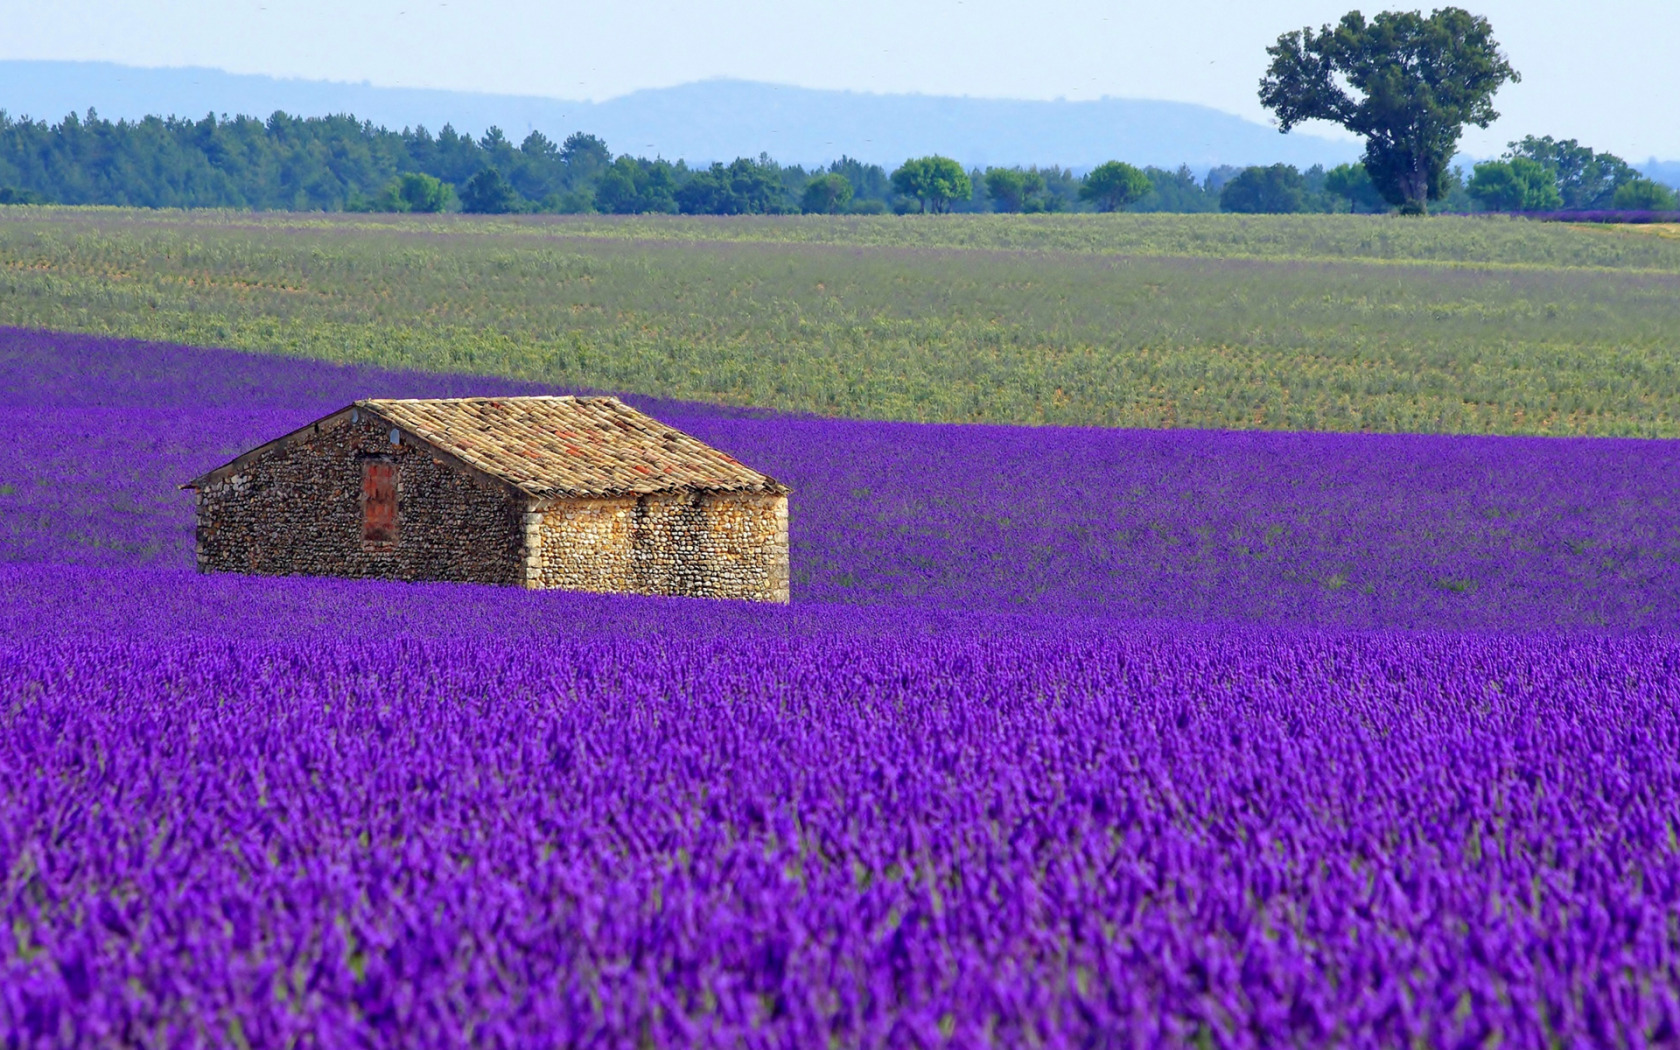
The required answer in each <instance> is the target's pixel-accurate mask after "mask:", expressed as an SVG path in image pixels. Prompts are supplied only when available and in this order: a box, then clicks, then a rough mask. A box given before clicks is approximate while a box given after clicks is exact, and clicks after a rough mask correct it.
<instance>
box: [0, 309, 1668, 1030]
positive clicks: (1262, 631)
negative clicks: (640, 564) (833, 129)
mask: <svg viewBox="0 0 1680 1050" xmlns="http://www.w3.org/2000/svg"><path fill="white" fill-rule="evenodd" d="M0 389H4V390H5V391H6V394H7V396H6V398H5V399H4V402H5V405H6V406H7V407H5V408H0V414H3V417H4V419H3V421H4V423H5V425H6V427H7V430H8V433H9V434H10V435H12V436H13V440H12V441H11V442H10V443H8V444H6V445H4V446H0V527H3V529H4V531H3V532H0V557H3V558H4V559H5V564H4V565H3V566H0V616H3V617H4V618H5V622H6V623H7V625H8V628H9V630H8V631H7V633H6V634H5V636H4V638H3V639H0V877H3V878H4V880H5V881H4V897H3V898H0V910H3V912H4V919H5V922H4V923H0V1026H3V1028H4V1030H5V1032H6V1035H7V1037H8V1038H7V1043H8V1044H9V1045H18V1046H63V1045H75V1044H78V1043H79V1044H83V1045H107V1044H141V1045H180V1044H191V1043H206V1044H228V1045H241V1044H243V1045H252V1046H258V1045H262V1046H267V1045H277V1044H284V1043H288V1042H296V1043H301V1044H304V1045H322V1046H327V1045H371V1044H385V1043H398V1044H410V1045H438V1044H460V1043H478V1044H484V1045H509V1046H524V1045H545V1046H550V1045H578V1044H583V1045H625V1044H631V1043H640V1044H642V1045H652V1046H687V1045H720V1046H721V1045H727V1046H807V1045H844V1046H852V1045H858V1046H906V1045H946V1044H948V1045H956V1046H988V1045H989V1046H1016V1045H1050V1046H1060V1045H1082V1046H1088V1045H1116V1046H1119V1045H1125V1046H1154V1045H1160V1044H1163V1043H1166V1044H1173V1043H1211V1044H1214V1045H1229V1046H1262V1045H1277V1044H1289V1045H1298V1044H1334V1045H1350V1046H1360V1045H1372V1046H1377V1045H1381V1046H1390V1045H1431V1046H1433V1045H1486V1044H1488V1043H1491V1042H1494V1041H1499V1042H1500V1043H1501V1045H1505V1046H1546V1045H1560V1044H1561V1045H1581V1044H1589V1043H1592V1044H1623V1045H1642V1044H1660V1043H1668V1042H1673V1041H1675V1040H1677V1039H1680V966H1677V959H1680V956H1677V951H1680V934H1677V933H1676V932H1675V931H1676V929H1680V846H1677V838H1676V829H1675V824H1674V820H1675V817H1674V815H1675V814H1676V813H1677V812H1680V674H1677V672H1680V636H1676V634H1675V631H1674V627H1675V612H1674V608H1673V604H1674V603H1673V596H1674V595H1675V594H1676V593H1680V589H1677V588H1676V583H1677V582H1680V581H1676V579H1675V576H1674V573H1675V568H1674V566H1675V564H1676V560H1677V558H1680V550H1677V546H1676V545H1677V543H1680V541H1677V540H1676V539H1675V537H1676V535H1680V529H1677V528H1676V525H1677V524H1680V521H1677V518H1680V508H1676V507H1675V506H1674V504H1673V501H1672V497H1671V494H1670V490H1671V488H1672V484H1673V482H1672V479H1673V478H1674V477H1675V476H1676V475H1675V467H1676V463H1675V459H1674V455H1673V453H1672V452H1670V450H1669V447H1668V446H1667V445H1666V444H1664V443H1658V442H1633V441H1563V440H1549V441H1539V440H1522V439H1476V438H1429V439H1424V438H1404V437H1350V436H1341V437H1332V436H1313V435H1263V434H1243V435H1232V434H1213V433H1194V432H1186V433H1153V434H1144V433H1124V432H1099V431H1068V430H1008V429H997V428H980V427H976V428H950V427H944V428H940V427H913V426H903V425H895V424H878V423H855V422H838V421H830V420H820V419H802V418H785V417H769V416H762V415H754V414H752V413H743V412H734V413H731V412H723V411H718V410H715V409H709V408H705V407H702V406H692V405H680V404H656V403H645V402H644V406H645V407H648V408H650V409H651V410H652V411H655V412H656V413H658V414H659V415H660V416H661V417H662V418H666V419H669V420H671V421H673V422H675V423H676V424H677V425H679V426H683V427H684V428H686V429H689V430H691V431H692V432H694V433H696V434H698V435H699V436H702V437H704V438H706V439H707V440H710V441H713V442H716V443H718V444H720V445H722V446H723V447H724V448H726V449H728V450H729V451H731V452H733V453H735V454H737V455H739V456H740V457H742V458H743V459H744V460H746V461H747V462H750V463H752V464H753V465H755V466H763V467H764V468H765V469H767V470H769V471H770V472H772V473H774V474H776V475H778V476H781V477H786V478H787V479H788V480H790V482H791V483H792V484H793V485H794V486H795V489H796V493H795V497H794V518H793V530H794V536H793V539H794V561H795V566H796V571H798V572H800V573H801V575H800V576H799V577H798V582H797V583H796V587H795V604H794V605H793V606H792V607H791V608H786V609H780V608H765V607H759V606H750V605H741V604H735V603H720V602H699V601H682V600H660V599H633V598H616V597H607V596H592V595H568V594H541V593H526V592H518V591H510V590H500V589H495V588H487V587H472V586H450V585H440V584H418V585H403V584H382V583H361V582H354V581H343V580H314V579H299V578H293V579H246V578H240V577H199V576H196V575H195V574H194V573H193V572H192V570H191V557H190V509H189V504H188V501H187V500H186V498H185V497H184V496H183V495H182V494H180V493H177V492H176V491H175V490H174V489H173V487H172V486H173V484H174V483H176V482H178V481H179V480H181V479H183V478H185V477H187V476H190V475H191V474H193V473H195V472H196V471H198V470H201V469H203V468H204V467H206V466H209V465H212V464H213V463H214V462H216V461H218V460H219V459H220V458H222V457H224V456H226V455H229V454H231V453H232V452H235V451H238V450H240V449H242V448H244V447H246V446H248V445H250V444H254V443H256V442H257V441H260V440H262V439H264V438H266V437H268V436H271V435H272V434H273V433H275V432H277V431H278V430H281V429H284V428H287V427H290V426H294V425H296V424H297V423H300V422H303V421H305V420H307V419H309V418H311V417H312V416H314V415H316V414H319V413H321V412H324V411H326V410H329V409H331V408H333V407H336V406H337V405H339V404H342V403H344V402H345V401H348V400H349V399H350V398H351V397H353V396H357V395H361V394H367V393H375V392H377V393H381V394H390V395H401V394H408V395H417V394H444V393H458V392H465V391H468V390H472V391H484V390H497V391H512V390H515V389H517V388H516V387H515V386H513V385H512V384H508V383H505V382H495V381H489V382H486V381H479V380H467V379H462V378H458V377H429V376H415V375H379V374H375V373H372V372H368V371H361V372H357V371H354V370H347V369H340V368H335V367H329V366H321V365H312V364H302V363H297V362H285V361H277V360H273V359H261V358H245V357H241V356H238V355H231V354H224V353H218V352H212V351H199V350H190V349H185V348H179V347H162V346H144V345H135V344H125V343H119V342H101V341H96V340H90V339H75V338H65V337H55V336H47V335H39V334H32V333H21V332H12V333H5V334H3V335H0Z"/></svg>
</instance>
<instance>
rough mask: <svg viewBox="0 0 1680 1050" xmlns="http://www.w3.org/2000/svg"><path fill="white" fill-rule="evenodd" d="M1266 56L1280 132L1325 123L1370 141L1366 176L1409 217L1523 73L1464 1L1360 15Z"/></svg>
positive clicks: (1265, 97)
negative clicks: (1467, 132) (1470, 128)
mask: <svg viewBox="0 0 1680 1050" xmlns="http://www.w3.org/2000/svg"><path fill="white" fill-rule="evenodd" d="M1266 53H1267V54H1269V55H1270V56H1271V57H1272V63H1271V66H1270V68H1269V69H1268V70H1267V71H1266V75H1265V77H1264V78H1262V79H1261V81H1260V101H1261V103H1262V104H1263V105H1264V106H1266V108H1267V109H1270V110H1272V111H1273V112H1274V113H1276V114H1277V119H1278V126H1279V128H1280V129H1281V130H1282V131H1285V132H1287V131H1289V130H1290V129H1292V128H1294V127H1295V126H1296V125H1299V124H1301V123H1303V122H1305V121H1309V120H1326V121H1330V122H1332V123H1336V124H1340V125H1341V126H1342V127H1345V128H1347V129H1348V130H1349V131H1351V132H1353V133H1354V134H1356V135H1359V136H1361V137H1363V138H1364V139H1365V157H1364V165H1365V171H1366V174H1367V175H1368V176H1369V177H1370V179H1371V182H1372V183H1373V184H1374V185H1375V186H1376V188H1377V190H1378V192H1380V193H1381V194H1382V195H1383V198H1384V199H1386V200H1387V201H1389V202H1390V203H1391V204H1395V205H1398V206H1399V207H1400V210H1401V211H1402V212H1404V213H1409V214H1423V213H1424V212H1426V211H1427V210H1428V202H1429V201H1430V200H1435V199H1438V198H1439V197H1440V196H1441V195H1442V193H1443V192H1444V190H1445V188H1446V184H1447V167H1448V164H1449V162H1450V161H1451V160H1452V157H1453V153H1454V152H1455V151H1456V149H1457V147H1458V140H1459V137H1460V136H1461V135H1462V134H1463V131H1464V126H1465V125H1466V124H1473V125H1475V126H1476V127H1481V128H1485V127H1487V126H1488V125H1489V124H1491V123H1493V121H1494V120H1496V119H1498V117H1499V114H1498V113H1497V112H1496V111H1495V110H1494V108H1493V95H1494V92H1496V91H1497V90H1498V89H1499V88H1500V86H1501V85H1503V84H1504V83H1506V82H1507V81H1512V82H1515V81H1519V80H1520V79H1521V77H1520V76H1519V75H1518V73H1517V71H1516V70H1515V69H1513V68H1512V67H1511V64H1510V63H1509V62H1507V61H1506V59H1505V56H1504V55H1503V54H1501V53H1500V51H1499V47H1498V45H1497V43H1496V42H1495V41H1494V39H1493V28H1492V27H1491V26H1490V25H1489V24H1488V21H1487V19H1485V18H1482V17H1480V16H1478V15H1472V14H1471V13H1469V12H1468V11H1465V10H1463V9H1462V8H1457V7H1445V8H1441V9H1440V10H1438V11H1435V12H1434V13H1433V14H1431V15H1429V16H1427V17H1425V16H1424V15H1422V14H1420V13H1418V12H1415V11H1413V12H1404V11H1384V12H1383V13H1381V14H1379V15H1377V16H1376V17H1375V18H1373V19H1371V20H1370V21H1369V22H1367V21H1366V20H1365V16H1364V15H1362V14H1360V13H1359V12H1358V11H1351V12H1349V13H1348V14H1346V15H1343V16H1342V20H1341V22H1340V23H1339V24H1337V25H1334V26H1330V25H1326V26H1324V27H1323V28H1322V29H1321V30H1320V31H1318V32H1316V33H1315V32H1313V30H1312V29H1311V28H1306V29H1301V30H1298V31H1296V32H1292V33H1285V34H1284V35H1283V36H1280V37H1279V38H1278V41H1277V43H1276V44H1274V45H1273V46H1271V47H1269V48H1267V49H1266ZM1344 85H1345V86H1344Z"/></svg>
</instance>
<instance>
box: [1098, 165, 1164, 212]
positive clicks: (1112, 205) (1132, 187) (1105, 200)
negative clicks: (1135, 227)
mask: <svg viewBox="0 0 1680 1050" xmlns="http://www.w3.org/2000/svg"><path fill="white" fill-rule="evenodd" d="M1154 188H1155V185H1154V183H1153V182H1151V181H1150V178H1149V176H1148V175H1147V174H1145V173H1144V172H1142V171H1139V170H1138V169H1137V168H1134V167H1132V166H1131V165H1130V164H1123V163H1121V162H1120V161H1117V160H1111V161H1107V162H1105V163H1102V164H1098V165H1097V166H1096V167H1094V168H1092V169H1091V171H1090V172H1089V173H1088V174H1087V175H1086V176H1085V181H1084V183H1083V184H1082V185H1080V187H1079V199H1080V200H1084V201H1090V202H1091V203H1093V204H1095V205H1096V206H1097V210H1098V211H1118V210H1120V209H1121V208H1124V207H1125V206H1126V205H1128V204H1133V203H1136V202H1137V201H1140V200H1142V199H1143V198H1144V196H1146V195H1147V194H1148V193H1149V191H1150V190H1152V189H1154Z"/></svg>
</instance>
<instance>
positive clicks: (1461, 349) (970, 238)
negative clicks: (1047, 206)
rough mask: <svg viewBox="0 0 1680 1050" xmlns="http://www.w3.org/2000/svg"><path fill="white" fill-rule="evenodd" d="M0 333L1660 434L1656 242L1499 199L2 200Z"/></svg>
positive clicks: (982, 404)
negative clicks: (871, 204) (1421, 211)
mask: <svg viewBox="0 0 1680 1050" xmlns="http://www.w3.org/2000/svg"><path fill="white" fill-rule="evenodd" d="M0 323H3V324H9V325H26V326H37V327H47V328H56V329H63V330H70V331H82V332H95V333H103V334H114V335H127V336H138V337H144V338H151V339H163V340H172V341H179V342H187V343H196V344H203V345H221V346H232V347H239V348H243V349H248V350H256V351H262V352H272V353H284V354H295V355H306V356H310V357H319V358H326V359H330V360H338V361H358V362H377V363H380V364H384V365H392V366H407V367H414V368H422V369H434V370H436V369H448V370H455V371H480V372H491V373H500V374H507V375H513V376H519V377H526V378H535V379H542V380H546V381H549V382H553V383H556V384H562V385H568V386H575V387H589V388H594V389H605V390H622V391H633V392H639V393H648V394H659V395H666V396H674V397H684V398H694V399H701V400H708V401H720V402H727V403H736V404H755V405H762V406H767V407H773V408H779V409H793V410H805V411H814V412H819V413H823V414H830V415H847V416H860V417H873V418H898V419H912V420H963V421H974V420H983V421H989V422H1000V423H1060V424H1092V425H1102V426H1147V427H1158V426H1195V427H1266V428H1280V429H1316V430H1383V431H1458V432H1470V433H1487V432H1496V433H1546V434H1628V435H1645V436H1676V435H1680V238H1675V237H1667V236H1660V235H1653V234H1652V233H1651V232H1649V231H1640V230H1631V229H1615V228H1577V227H1571V226H1564V225H1558V224H1539V223H1526V222H1517V221H1511V220H1505V219H1475V218H1452V217H1436V218H1430V219H1422V220H1417V219H1412V220H1408V219H1396V218H1389V217H1368V216H1275V217H1274V216H1267V217H1258V216H1256V217H1248V216H1231V215H1204V216H1161V215H1118V216H1091V215H1078V216H1032V217H1020V216H940V217H919V218H898V217H878V218H846V219H827V218H773V219H765V218H753V219H716V218H705V219H679V218H631V219H606V218H599V217H591V218H558V217H541V218H539V217H521V218H517V219H484V218H473V217H466V216H443V217H427V218H396V217H370V216H320V215H261V216H252V215H248V214H236V213H210V212H200V213H172V212H141V211H129V210H116V209H52V208H18V207H12V208H5V209H0ZM369 393H370V394H377V391H369Z"/></svg>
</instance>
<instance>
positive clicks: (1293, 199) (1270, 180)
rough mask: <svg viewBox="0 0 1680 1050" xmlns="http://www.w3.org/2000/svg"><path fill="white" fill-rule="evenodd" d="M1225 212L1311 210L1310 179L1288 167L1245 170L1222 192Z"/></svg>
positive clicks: (1221, 199) (1274, 166) (1225, 186)
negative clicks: (1309, 208)
mask: <svg viewBox="0 0 1680 1050" xmlns="http://www.w3.org/2000/svg"><path fill="white" fill-rule="evenodd" d="M1219 207H1220V208H1221V209H1223V210H1224V211H1233V212H1245V213H1248V214H1256V213H1268V214H1289V213H1292V212H1298V211H1306V210H1307V180H1306V179H1305V178H1303V177H1302V175H1301V173H1300V172H1299V171H1296V170H1295V169H1294V168H1293V167H1291V166H1290V165H1288V164H1273V165H1272V166H1270V167H1267V168H1260V167H1254V168H1245V169H1244V170H1243V171H1242V172H1241V173H1239V174H1238V175H1237V177H1236V178H1234V179H1232V180H1231V181H1230V182H1227V183H1226V184H1225V185H1224V187H1223V188H1222V189H1221V190H1220V191H1219Z"/></svg>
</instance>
